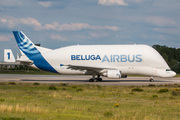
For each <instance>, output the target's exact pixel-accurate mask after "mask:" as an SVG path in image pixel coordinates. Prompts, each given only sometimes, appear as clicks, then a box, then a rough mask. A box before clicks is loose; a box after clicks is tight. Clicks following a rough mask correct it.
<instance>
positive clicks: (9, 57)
mask: <svg viewBox="0 0 180 120" xmlns="http://www.w3.org/2000/svg"><path fill="white" fill-rule="evenodd" d="M4 62H15V58H14V55H13V53H12V51H11V49H4Z"/></svg>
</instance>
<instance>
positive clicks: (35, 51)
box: [13, 31, 57, 73]
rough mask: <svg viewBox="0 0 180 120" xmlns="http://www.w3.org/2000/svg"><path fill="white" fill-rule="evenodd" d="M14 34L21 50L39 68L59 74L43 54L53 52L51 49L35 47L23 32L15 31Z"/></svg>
mask: <svg viewBox="0 0 180 120" xmlns="http://www.w3.org/2000/svg"><path fill="white" fill-rule="evenodd" d="M13 34H14V37H15V39H16V41H17V45H18V47H19V49H20V50H21V51H22V52H23V53H24V54H25V55H26V56H27V57H28V58H29V60H31V61H32V62H33V64H34V65H35V66H36V67H37V68H39V69H41V70H45V71H50V72H55V73H57V71H56V70H55V69H54V68H53V67H52V66H51V65H50V64H49V62H48V61H47V58H44V57H43V55H42V53H45V52H48V51H51V50H50V49H47V48H43V47H38V46H35V45H34V44H33V43H32V42H31V40H30V39H29V38H28V37H27V36H26V35H25V34H24V33H23V32H22V31H13Z"/></svg>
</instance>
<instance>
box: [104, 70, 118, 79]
mask: <svg viewBox="0 0 180 120" xmlns="http://www.w3.org/2000/svg"><path fill="white" fill-rule="evenodd" d="M103 76H106V77H108V78H112V79H120V78H121V71H119V70H108V71H107V73H103Z"/></svg>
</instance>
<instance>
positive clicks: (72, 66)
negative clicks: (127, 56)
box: [66, 64, 115, 73]
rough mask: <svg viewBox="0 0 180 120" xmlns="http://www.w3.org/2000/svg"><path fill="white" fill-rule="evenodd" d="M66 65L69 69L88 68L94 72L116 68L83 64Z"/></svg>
mask: <svg viewBox="0 0 180 120" xmlns="http://www.w3.org/2000/svg"><path fill="white" fill-rule="evenodd" d="M66 66H68V68H67V69H72V70H80V71H82V70H87V71H93V72H98V73H99V72H101V71H103V70H109V69H111V70H113V69H115V68H110V67H97V66H83V65H70V64H68V65H66Z"/></svg>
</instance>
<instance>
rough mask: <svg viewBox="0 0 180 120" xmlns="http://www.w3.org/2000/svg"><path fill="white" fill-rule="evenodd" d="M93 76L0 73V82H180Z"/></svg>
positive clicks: (146, 83)
mask: <svg viewBox="0 0 180 120" xmlns="http://www.w3.org/2000/svg"><path fill="white" fill-rule="evenodd" d="M90 78H91V76H77V75H19V74H0V82H21V83H22V82H26V83H27V82H28V83H35V82H38V83H48V84H54V83H69V84H92V85H149V84H155V85H160V84H162V85H164V84H180V78H178V77H177V78H155V80H154V82H150V81H149V79H150V77H127V78H122V79H108V78H106V77H102V79H103V81H102V82H89V79H90Z"/></svg>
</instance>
